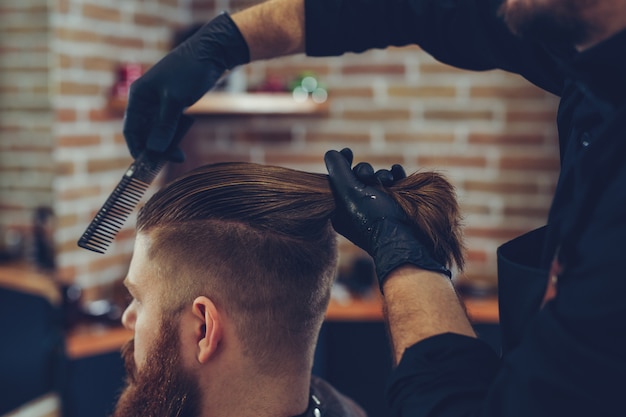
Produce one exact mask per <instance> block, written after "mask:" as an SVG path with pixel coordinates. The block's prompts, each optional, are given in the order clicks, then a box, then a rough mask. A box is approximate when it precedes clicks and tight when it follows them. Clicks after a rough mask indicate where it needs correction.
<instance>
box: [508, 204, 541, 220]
mask: <svg viewBox="0 0 626 417" xmlns="http://www.w3.org/2000/svg"><path fill="white" fill-rule="evenodd" d="M549 210H550V208H549V207H547V206H546V207H505V208H504V211H503V213H504V215H506V216H519V217H525V218H540V219H547V217H548V211H549Z"/></svg>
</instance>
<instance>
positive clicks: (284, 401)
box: [199, 365, 311, 417]
mask: <svg viewBox="0 0 626 417" xmlns="http://www.w3.org/2000/svg"><path fill="white" fill-rule="evenodd" d="M237 368H238V369H237V370H233V369H230V370H229V371H227V370H223V372H217V373H214V374H213V375H212V376H210V377H209V381H208V383H207V384H206V386H205V389H204V390H203V392H204V393H205V394H206V395H203V398H202V401H201V409H202V413H201V415H200V416H199V417H214V416H219V417H248V416H250V417H291V416H297V415H299V414H302V413H304V412H305V411H306V409H307V406H308V404H309V396H310V382H311V366H309V365H306V366H304V367H299V369H301V370H296V371H294V372H281V373H280V374H278V375H267V374H260V373H251V372H249V371H248V370H246V369H242V367H237ZM248 369H249V368H248Z"/></svg>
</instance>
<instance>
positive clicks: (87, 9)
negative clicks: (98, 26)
mask: <svg viewBox="0 0 626 417" xmlns="http://www.w3.org/2000/svg"><path fill="white" fill-rule="evenodd" d="M83 16H85V17H88V18H91V19H97V20H107V21H110V22H119V21H121V19H122V14H121V12H120V11H119V10H118V9H114V8H111V7H102V6H96V5H95V4H89V3H86V4H83Z"/></svg>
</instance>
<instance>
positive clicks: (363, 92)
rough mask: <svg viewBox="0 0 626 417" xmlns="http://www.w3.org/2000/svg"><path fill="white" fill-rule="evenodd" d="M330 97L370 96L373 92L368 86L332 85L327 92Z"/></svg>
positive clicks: (372, 95)
mask: <svg viewBox="0 0 626 417" xmlns="http://www.w3.org/2000/svg"><path fill="white" fill-rule="evenodd" d="M328 96H329V97H330V99H331V100H332V99H339V98H372V97H374V92H373V91H372V88H371V87H369V86H363V87H333V88H332V89H330V91H329V92H328Z"/></svg>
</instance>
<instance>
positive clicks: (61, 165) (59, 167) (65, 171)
mask: <svg viewBox="0 0 626 417" xmlns="http://www.w3.org/2000/svg"><path fill="white" fill-rule="evenodd" d="M55 171H56V173H57V175H59V176H67V177H71V176H73V175H74V174H75V173H76V166H75V165H74V163H73V162H57V163H56V169H55Z"/></svg>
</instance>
